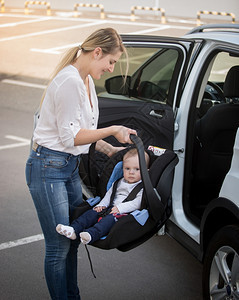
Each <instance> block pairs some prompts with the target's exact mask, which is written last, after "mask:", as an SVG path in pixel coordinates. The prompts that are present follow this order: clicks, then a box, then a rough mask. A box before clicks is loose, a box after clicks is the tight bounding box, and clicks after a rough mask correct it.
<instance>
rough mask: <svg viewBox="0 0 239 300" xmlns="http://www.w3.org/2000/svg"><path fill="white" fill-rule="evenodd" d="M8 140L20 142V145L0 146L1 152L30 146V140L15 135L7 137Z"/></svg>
mask: <svg viewBox="0 0 239 300" xmlns="http://www.w3.org/2000/svg"><path fill="white" fill-rule="evenodd" d="M5 138H6V139H10V140H14V141H18V142H19V143H14V144H8V145H3V146H0V150H5V149H12V148H17V147H22V146H28V145H30V142H31V141H30V140H29V139H24V138H21V137H18V136H15V135H6V136H5Z"/></svg>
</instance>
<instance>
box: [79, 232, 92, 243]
mask: <svg viewBox="0 0 239 300" xmlns="http://www.w3.org/2000/svg"><path fill="white" fill-rule="evenodd" d="M80 239H81V242H82V243H83V244H88V243H89V242H90V241H91V235H90V234H89V232H81V233H80Z"/></svg>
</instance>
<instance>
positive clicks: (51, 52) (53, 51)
mask: <svg viewBox="0 0 239 300" xmlns="http://www.w3.org/2000/svg"><path fill="white" fill-rule="evenodd" d="M80 44H81V42H79V43H77V44H76V43H75V44H69V45H64V46H60V47H54V48H49V49H37V48H31V49H30V51H33V52H40V53H49V54H61V53H62V51H59V50H63V49H69V48H72V47H76V46H78V45H80Z"/></svg>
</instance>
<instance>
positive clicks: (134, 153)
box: [123, 148, 149, 168]
mask: <svg viewBox="0 0 239 300" xmlns="http://www.w3.org/2000/svg"><path fill="white" fill-rule="evenodd" d="M133 156H138V150H137V149H136V148H133V149H130V150H129V151H128V152H126V153H125V155H124V156H123V162H124V160H125V159H127V158H129V157H133ZM144 156H145V161H146V166H147V168H148V167H149V155H148V153H147V152H146V151H144Z"/></svg>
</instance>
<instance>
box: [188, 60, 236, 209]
mask: <svg viewBox="0 0 239 300" xmlns="http://www.w3.org/2000/svg"><path fill="white" fill-rule="evenodd" d="M223 90H224V95H225V97H226V98H227V99H228V98H229V99H230V101H228V103H222V104H217V105H215V106H213V107H211V108H210V109H209V110H208V112H207V113H206V114H205V115H204V116H203V117H202V118H201V119H200V120H198V121H197V122H196V139H197V141H198V143H197V146H196V148H197V149H196V151H195V153H196V158H194V160H193V162H194V166H193V170H194V174H193V184H192V193H193V195H194V197H196V198H197V203H198V205H199V206H202V208H204V206H205V205H206V204H207V203H208V201H210V200H211V199H213V198H215V197H218V194H219V191H220V187H221V184H222V182H223V180H224V177H225V175H226V173H227V172H228V170H229V168H230V163H231V158H232V154H233V145H234V141H235V135H236V131H237V128H238V127H239V103H238V104H236V103H234V101H233V99H234V98H239V66H234V67H232V68H231V69H230V70H229V72H228V74H227V76H226V79H225V83H224V87H223Z"/></svg>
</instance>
